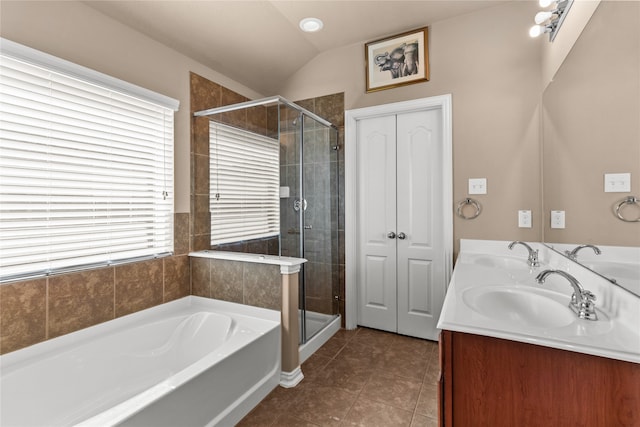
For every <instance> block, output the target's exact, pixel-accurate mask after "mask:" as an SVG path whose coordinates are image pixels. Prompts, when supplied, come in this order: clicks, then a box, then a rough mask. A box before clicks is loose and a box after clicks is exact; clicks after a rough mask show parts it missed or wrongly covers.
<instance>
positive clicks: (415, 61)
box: [364, 27, 429, 92]
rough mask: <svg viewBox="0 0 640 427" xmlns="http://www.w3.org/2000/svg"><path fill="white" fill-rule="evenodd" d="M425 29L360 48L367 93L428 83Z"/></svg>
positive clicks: (427, 51) (387, 38)
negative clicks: (363, 56)
mask: <svg viewBox="0 0 640 427" xmlns="http://www.w3.org/2000/svg"><path fill="white" fill-rule="evenodd" d="M428 30H429V27H424V28H420V29H417V30H413V31H408V32H406V33H402V34H398V35H395V36H391V37H386V38H384V39H380V40H375V41H372V42H369V43H366V44H365V45H364V55H365V58H366V68H367V69H366V73H367V92H375V91H377V90H383V89H390V88H394V87H398V86H404V85H408V84H413V83H419V82H426V81H428V80H429V50H428V44H429V43H428Z"/></svg>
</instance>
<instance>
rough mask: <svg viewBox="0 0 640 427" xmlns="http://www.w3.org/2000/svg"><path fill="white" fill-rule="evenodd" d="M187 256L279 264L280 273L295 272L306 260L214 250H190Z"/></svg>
mask: <svg viewBox="0 0 640 427" xmlns="http://www.w3.org/2000/svg"><path fill="white" fill-rule="evenodd" d="M189 256H190V257H195V258H210V259H223V260H227V261H240V262H250V263H255V264H272V265H279V266H280V271H281V273H282V274H292V273H297V272H298V271H299V269H300V266H301V265H302V264H304V263H305V262H307V260H306V259H304V258H293V257H287V256H278V255H262V254H252V253H246V252H230V251H214V250H204V251H197V252H190V253H189Z"/></svg>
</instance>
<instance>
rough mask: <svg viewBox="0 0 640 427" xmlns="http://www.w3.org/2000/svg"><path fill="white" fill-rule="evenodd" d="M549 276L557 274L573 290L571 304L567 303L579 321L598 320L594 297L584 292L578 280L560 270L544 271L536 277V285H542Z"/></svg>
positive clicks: (586, 291) (588, 292)
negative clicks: (566, 281)
mask: <svg viewBox="0 0 640 427" xmlns="http://www.w3.org/2000/svg"><path fill="white" fill-rule="evenodd" d="M550 274H557V275H560V276H562V277H564V278H565V279H567V280H568V281H569V284H570V285H571V287H572V288H573V295H571V302H570V303H569V307H570V308H571V309H572V310H573V311H574V313H576V314H577V315H578V317H579V318H581V319H587V320H598V315H597V314H596V309H595V304H594V303H593V301H594V300H595V299H596V296H595V295H593V294H592V293H591V291H588V290H585V289H584V288H583V287H582V286H581V285H580V282H578V279H576V278H575V277H573V276H572V275H571V274H569V273H567V272H564V271H562V270H545V271H543V272H541V273H540V274H538V276H537V277H536V282H537V283H538V284H543V283H544V281H545V279H546V278H547V276H549V275H550Z"/></svg>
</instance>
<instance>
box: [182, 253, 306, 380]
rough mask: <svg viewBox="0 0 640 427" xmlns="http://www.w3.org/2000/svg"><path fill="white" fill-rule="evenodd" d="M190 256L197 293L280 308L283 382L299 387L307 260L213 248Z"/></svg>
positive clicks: (194, 288)
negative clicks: (301, 279)
mask: <svg viewBox="0 0 640 427" xmlns="http://www.w3.org/2000/svg"><path fill="white" fill-rule="evenodd" d="M189 257H190V258H191V286H192V289H193V290H194V294H196V295H201V296H205V297H209V298H216V299H222V300H226V301H232V302H237V303H241V304H246V305H253V306H257V307H263V308H269V309H273V310H279V311H280V313H281V324H282V374H281V380H280V385H282V386H283V387H295V386H296V385H297V384H298V383H299V382H300V381H302V378H303V375H302V370H301V369H300V353H299V348H298V341H299V337H300V326H299V321H298V286H299V283H298V280H299V279H298V273H299V271H300V266H301V265H302V264H303V263H305V262H306V261H307V260H305V259H302V258H291V257H280V256H273V255H261V254H248V253H238V252H225V251H213V250H212V251H210V250H204V251H198V252H191V253H190V254H189Z"/></svg>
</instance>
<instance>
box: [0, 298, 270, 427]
mask: <svg viewBox="0 0 640 427" xmlns="http://www.w3.org/2000/svg"><path fill="white" fill-rule="evenodd" d="M0 374H1V377H0V393H1V394H0V425H2V426H3V427H13V426H20V427H23V426H47V427H53V426H67V425H81V426H100V427H103V426H110V425H124V426H129V425H131V426H154V427H155V426H171V427H175V426H181V427H187V426H205V425H207V426H213V425H220V426H231V425H233V424H235V423H236V422H238V421H239V420H240V419H242V417H243V416H244V415H246V414H247V413H248V412H249V411H250V410H251V408H253V407H254V406H255V405H256V404H257V403H258V402H259V401H260V400H261V399H263V398H264V397H265V396H266V395H267V394H268V393H269V392H270V391H271V390H273V389H274V388H275V387H276V386H277V385H278V382H279V379H280V313H279V312H277V311H272V310H265V309H261V308H256V307H250V306H245V305H239V304H233V303H227V302H223V301H218V300H212V299H207V298H200V297H195V296H189V297H185V298H182V299H180V300H177V301H173V302H170V303H167V304H163V305H160V306H157V307H154V308H150V309H148V310H144V311H141V312H138V313H134V314H131V315H129V316H124V317H121V318H118V319H115V320H112V321H110V322H106V323H103V324H100V325H96V326H93V327H90V328H87V329H83V330H81V331H78V332H74V333H72V334H68V335H64V336H61V337H58V338H55V339H52V340H49V341H45V342H43V343H40V344H36V345H34V346H31V347H27V348H25V349H22V350H18V351H15V352H12V353H8V354H6V355H3V356H0Z"/></svg>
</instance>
